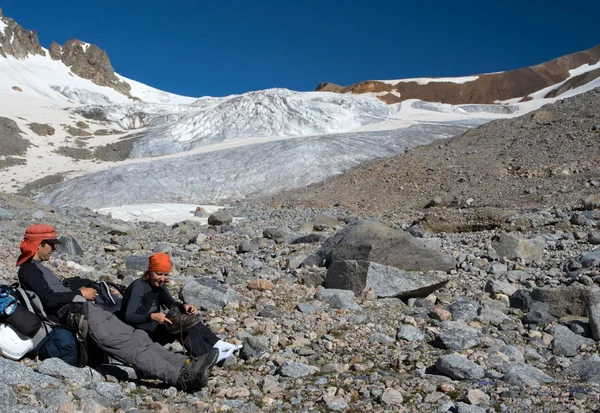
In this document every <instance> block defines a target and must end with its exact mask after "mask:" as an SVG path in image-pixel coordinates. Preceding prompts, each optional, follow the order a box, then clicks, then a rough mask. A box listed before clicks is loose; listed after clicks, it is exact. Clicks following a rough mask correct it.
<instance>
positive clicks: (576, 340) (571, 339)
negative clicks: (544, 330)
mask: <svg viewBox="0 0 600 413" xmlns="http://www.w3.org/2000/svg"><path fill="white" fill-rule="evenodd" d="M549 333H550V334H552V336H553V337H554V340H553V341H552V344H553V350H552V352H553V353H554V355H556V356H563V357H575V356H576V355H577V354H578V353H579V348H580V347H581V345H582V344H587V345H593V344H595V342H594V340H592V339H589V338H585V337H581V336H579V335H577V334H575V333H573V332H572V331H571V330H570V329H569V328H568V327H566V326H563V325H557V326H554V327H552V328H551V329H550V330H549Z"/></svg>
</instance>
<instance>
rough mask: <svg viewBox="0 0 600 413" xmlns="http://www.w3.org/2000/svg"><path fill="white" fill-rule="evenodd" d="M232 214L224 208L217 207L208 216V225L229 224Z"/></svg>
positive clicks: (231, 220)
mask: <svg viewBox="0 0 600 413" xmlns="http://www.w3.org/2000/svg"><path fill="white" fill-rule="evenodd" d="M232 222H233V216H231V214H230V213H229V211H227V210H226V209H219V210H218V211H216V212H215V213H213V214H211V215H210V216H209V217H208V225H229V224H231V223H232Z"/></svg>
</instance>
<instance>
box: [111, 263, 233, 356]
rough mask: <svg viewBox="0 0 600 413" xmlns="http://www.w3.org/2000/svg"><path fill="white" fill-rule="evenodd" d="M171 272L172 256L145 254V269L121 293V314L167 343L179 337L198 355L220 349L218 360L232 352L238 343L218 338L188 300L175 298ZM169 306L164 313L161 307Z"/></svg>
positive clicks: (192, 352) (152, 335)
mask: <svg viewBox="0 0 600 413" xmlns="http://www.w3.org/2000/svg"><path fill="white" fill-rule="evenodd" d="M170 272H171V258H170V257H169V256H168V255H167V254H165V253H163V252H157V253H156V254H154V255H152V256H150V257H149V258H148V270H147V271H146V272H145V273H144V275H143V276H142V277H141V278H138V279H137V280H135V281H134V282H132V283H131V284H130V285H129V286H128V287H127V291H126V292H125V294H124V297H123V303H122V305H121V317H122V318H123V319H124V321H125V322H126V323H128V324H130V325H132V326H133V327H135V328H139V329H142V330H144V331H146V332H147V333H148V335H149V336H150V338H152V339H153V340H154V341H156V342H158V343H161V344H167V343H172V342H173V341H175V340H176V339H180V340H181V343H182V344H183V346H184V347H185V348H186V349H187V350H188V351H189V352H190V353H191V354H192V355H193V356H196V357H199V356H201V355H203V354H206V353H208V352H210V351H211V350H212V349H213V348H216V349H218V350H219V358H218V359H217V362H219V361H221V360H223V359H225V358H227V357H229V356H231V355H232V354H233V352H234V351H235V350H236V349H237V347H236V346H235V345H233V344H230V343H227V342H225V341H223V340H220V339H219V337H217V336H216V335H215V334H214V333H213V332H212V331H211V330H210V328H208V327H207V326H205V325H204V324H203V323H202V322H201V321H200V315H199V314H198V311H197V310H196V308H195V307H194V306H193V305H191V304H184V303H180V302H177V301H176V300H175V299H174V298H173V296H172V295H171V293H169V290H168V289H167V287H166V284H167V283H168V282H169V273H170ZM161 306H162V307H166V308H168V309H170V311H169V312H168V313H167V314H163V313H162V312H161V311H160V309H161Z"/></svg>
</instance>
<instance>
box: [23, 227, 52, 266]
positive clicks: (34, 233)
mask: <svg viewBox="0 0 600 413" xmlns="http://www.w3.org/2000/svg"><path fill="white" fill-rule="evenodd" d="M44 240H48V241H50V240H51V241H54V242H55V243H60V241H58V240H57V239H56V230H55V229H54V227H53V226H52V225H46V224H33V225H30V226H29V227H27V230H26V231H25V236H24V237H23V242H21V245H20V248H21V255H19V258H18V259H17V267H19V266H20V265H21V264H23V263H24V262H25V261H27V260H28V259H30V258H31V257H33V256H34V255H35V253H36V252H37V250H38V248H39V246H40V244H41V243H42V241H44Z"/></svg>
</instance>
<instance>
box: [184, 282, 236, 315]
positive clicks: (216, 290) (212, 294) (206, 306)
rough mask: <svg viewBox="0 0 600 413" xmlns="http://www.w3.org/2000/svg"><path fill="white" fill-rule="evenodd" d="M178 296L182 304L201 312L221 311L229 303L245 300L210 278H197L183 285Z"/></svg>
mask: <svg viewBox="0 0 600 413" xmlns="http://www.w3.org/2000/svg"><path fill="white" fill-rule="evenodd" d="M179 296H180V298H181V299H182V300H183V302H185V303H188V304H192V305H193V306H194V307H196V308H201V309H203V310H221V309H223V308H224V307H225V306H226V305H227V304H228V303H230V302H239V301H246V300H247V298H245V297H244V296H241V295H239V294H238V293H237V292H236V291H235V290H232V289H231V288H227V287H225V286H223V285H222V284H221V283H219V282H218V281H216V280H214V279H212V278H210V277H202V278H197V279H194V280H193V281H189V282H187V283H185V285H184V286H183V288H182V289H181V293H180V294H179Z"/></svg>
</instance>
